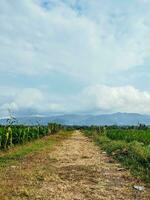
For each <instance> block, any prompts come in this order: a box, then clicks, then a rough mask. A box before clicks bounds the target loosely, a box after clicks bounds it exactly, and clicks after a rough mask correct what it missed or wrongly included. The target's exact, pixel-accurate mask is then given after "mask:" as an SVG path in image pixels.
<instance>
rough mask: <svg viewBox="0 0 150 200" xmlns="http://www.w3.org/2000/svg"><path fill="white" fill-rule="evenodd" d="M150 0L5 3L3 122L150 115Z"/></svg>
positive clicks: (1, 13)
mask: <svg viewBox="0 0 150 200" xmlns="http://www.w3.org/2000/svg"><path fill="white" fill-rule="evenodd" d="M149 11H150V0H124V1H121V0H107V1H106V0H13V1H12V0H0V116H1V117H4V116H7V115H8V109H11V110H12V112H13V113H14V114H15V115H20V116H24V115H52V114H62V113H92V114H99V113H113V112H136V113H137V112H138V113H147V114H150V20H149V19H150V12H149Z"/></svg>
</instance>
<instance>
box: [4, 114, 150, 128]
mask: <svg viewBox="0 0 150 200" xmlns="http://www.w3.org/2000/svg"><path fill="white" fill-rule="evenodd" d="M49 122H56V123H60V124H64V125H137V124H138V123H142V124H146V125H150V115H142V114H137V113H114V114H102V115H75V114H72V115H59V116H50V117H18V118H16V123H17V124H25V125H35V124H41V125H47V124H48V123H49ZM0 124H7V119H0Z"/></svg>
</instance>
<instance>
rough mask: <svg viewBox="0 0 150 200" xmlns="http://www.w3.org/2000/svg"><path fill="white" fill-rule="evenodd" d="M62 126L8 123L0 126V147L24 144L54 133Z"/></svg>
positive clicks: (5, 147)
mask: <svg viewBox="0 0 150 200" xmlns="http://www.w3.org/2000/svg"><path fill="white" fill-rule="evenodd" d="M60 129H62V126H61V125H59V124H55V123H54V124H48V126H39V125H37V126H23V125H22V126H21V125H20V126H19V125H8V126H1V127H0V149H1V150H7V149H9V148H11V147H13V146H14V145H16V144H24V143H27V142H30V141H32V140H35V139H39V138H41V137H44V136H46V135H49V134H55V133H57V132H58V131H59V130H60Z"/></svg>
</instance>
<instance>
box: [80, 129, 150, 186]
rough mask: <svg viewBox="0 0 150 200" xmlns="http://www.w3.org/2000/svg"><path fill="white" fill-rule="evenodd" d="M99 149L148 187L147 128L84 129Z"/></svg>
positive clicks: (149, 148)
mask: <svg viewBox="0 0 150 200" xmlns="http://www.w3.org/2000/svg"><path fill="white" fill-rule="evenodd" d="M83 130H84V134H85V135H86V136H88V137H91V138H93V140H94V141H95V142H96V144H97V145H98V146H100V148H101V149H103V150H104V151H106V152H107V153H108V154H109V155H111V156H113V158H115V159H116V160H118V161H120V162H121V163H122V164H123V166H125V167H126V168H128V169H130V171H131V173H132V174H133V175H134V176H136V177H138V178H140V179H142V180H144V181H145V182H147V184H148V185H150V130H149V128H148V127H145V126H143V127H142V126H140V127H117V126H112V127H94V126H92V127H90V128H89V127H85V128H84V129H83Z"/></svg>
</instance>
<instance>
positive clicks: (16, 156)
mask: <svg viewBox="0 0 150 200" xmlns="http://www.w3.org/2000/svg"><path fill="white" fill-rule="evenodd" d="M70 134H71V132H69V131H60V132H59V133H58V134H56V135H50V136H45V137H44V138H41V139H38V140H34V141H32V142H29V143H27V144H23V145H18V146H15V147H14V148H11V149H9V150H8V151H1V152H0V168H3V167H6V166H8V165H13V164H16V163H17V162H18V161H20V160H22V159H24V158H25V157H26V156H27V155H29V154H36V153H38V152H41V151H42V150H46V149H50V148H52V147H53V146H54V145H55V144H56V143H58V142H59V141H60V140H62V139H65V138H66V137H69V136H70Z"/></svg>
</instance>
